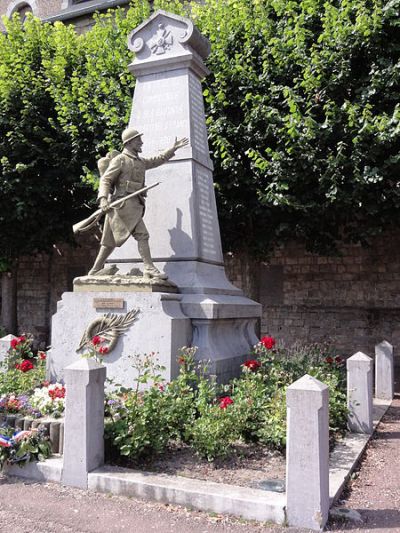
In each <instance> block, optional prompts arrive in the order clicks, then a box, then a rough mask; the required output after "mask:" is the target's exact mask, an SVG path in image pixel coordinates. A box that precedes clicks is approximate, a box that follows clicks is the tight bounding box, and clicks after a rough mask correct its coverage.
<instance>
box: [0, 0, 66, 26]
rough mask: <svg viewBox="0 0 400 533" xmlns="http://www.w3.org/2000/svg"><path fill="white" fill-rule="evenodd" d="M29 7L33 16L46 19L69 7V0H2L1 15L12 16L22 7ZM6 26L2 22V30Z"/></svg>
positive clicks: (0, 4)
mask: <svg viewBox="0 0 400 533" xmlns="http://www.w3.org/2000/svg"><path fill="white" fill-rule="evenodd" d="M26 4H27V5H29V6H30V7H31V9H32V12H33V14H34V15H35V16H36V17H39V18H46V17H50V16H52V15H55V14H57V13H58V12H59V11H60V10H61V9H64V8H65V7H67V5H68V0H0V15H7V16H10V15H11V14H12V13H13V12H14V11H18V8H19V7H21V6H22V5H26ZM3 28H4V26H3V24H2V23H1V20H0V30H1V29H3Z"/></svg>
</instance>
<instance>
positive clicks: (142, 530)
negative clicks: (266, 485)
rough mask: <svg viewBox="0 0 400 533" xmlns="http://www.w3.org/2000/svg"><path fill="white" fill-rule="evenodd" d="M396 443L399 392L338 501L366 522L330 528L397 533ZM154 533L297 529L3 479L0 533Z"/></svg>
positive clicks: (399, 461)
mask: <svg viewBox="0 0 400 533" xmlns="http://www.w3.org/2000/svg"><path fill="white" fill-rule="evenodd" d="M399 438H400V395H399V394H397V395H396V398H395V400H394V402H393V405H392V407H391V408H390V410H389V411H388V413H387V415H386V416H385V417H384V419H383V421H382V422H381V424H380V425H379V428H378V431H377V433H376V435H375V437H374V439H373V440H372V441H371V443H370V445H369V447H368V450H367V452H366V454H365V457H364V460H363V462H362V465H361V468H360V470H359V471H358V472H357V473H356V474H355V476H354V479H353V481H352V482H351V484H350V487H349V490H348V491H347V495H346V497H345V499H344V500H343V501H342V502H341V505H343V506H345V507H346V508H349V509H354V510H357V511H358V512H359V513H360V515H361V518H362V520H363V523H362V524H355V523H352V522H346V523H332V524H329V525H328V530H331V531H336V532H340V531H341V532H344V531H352V532H357V531H360V532H361V531H362V532H371V533H372V532H373V533H380V532H386V533H387V532H389V533H395V532H399V533H400V446H399ZM156 530H161V531H162V532H163V533H169V532H171V533H172V532H174V533H218V532H232V533H239V532H240V533H259V532H271V533H272V532H274V533H283V532H287V533H289V532H290V533H295V532H297V531H299V530H296V529H294V528H281V527H278V526H273V525H268V524H259V523H255V522H247V521H241V520H235V519H231V518H226V517H223V516H219V515H218V516H212V515H209V514H206V513H201V512H196V511H190V510H186V509H182V508H179V507H176V506H168V505H162V504H157V503H151V502H143V501H140V500H136V499H130V498H123V497H118V496H108V495H104V494H95V493H87V492H85V491H82V490H78V489H71V488H65V487H61V486H59V485H55V484H50V483H49V484H38V483H27V482H24V481H22V480H19V479H17V478H0V532H1V533H3V532H4V533H6V532H7V533H9V532H12V533H53V532H54V533H55V532H57V533H67V532H71V533H72V532H73V533H114V532H118V533H120V532H124V531H127V532H134V533H151V532H152V531H156ZM303 531H304V530H303Z"/></svg>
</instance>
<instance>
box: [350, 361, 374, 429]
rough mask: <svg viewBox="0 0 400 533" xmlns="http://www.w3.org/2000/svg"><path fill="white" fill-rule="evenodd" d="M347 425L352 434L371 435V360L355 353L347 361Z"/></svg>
mask: <svg viewBox="0 0 400 533" xmlns="http://www.w3.org/2000/svg"><path fill="white" fill-rule="evenodd" d="M347 407H348V409H349V417H348V424H349V429H350V431H353V432H354V433H372V429H373V428H372V359H371V357H368V355H365V354H364V353H362V352H357V353H356V354H354V355H352V356H351V357H350V358H349V359H347Z"/></svg>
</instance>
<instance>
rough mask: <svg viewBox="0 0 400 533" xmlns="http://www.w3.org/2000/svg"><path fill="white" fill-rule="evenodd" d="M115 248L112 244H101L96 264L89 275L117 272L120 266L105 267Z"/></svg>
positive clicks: (104, 274)
mask: <svg viewBox="0 0 400 533" xmlns="http://www.w3.org/2000/svg"><path fill="white" fill-rule="evenodd" d="M113 250H114V248H112V247H111V246H103V245H102V246H100V250H99V253H98V254H97V257H96V260H95V262H94V265H93V266H92V268H91V269H90V270H89V272H88V276H112V275H113V274H115V273H116V272H117V270H118V268H117V267H116V266H115V265H111V266H110V267H104V263H105V262H106V259H107V258H108V256H109V255H110V254H111V252H112V251H113Z"/></svg>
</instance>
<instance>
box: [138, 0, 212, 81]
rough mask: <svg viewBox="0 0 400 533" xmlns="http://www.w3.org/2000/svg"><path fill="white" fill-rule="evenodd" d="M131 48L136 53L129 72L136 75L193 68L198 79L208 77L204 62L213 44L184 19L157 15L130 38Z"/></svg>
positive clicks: (163, 13) (161, 11) (161, 14)
mask: <svg viewBox="0 0 400 533" xmlns="http://www.w3.org/2000/svg"><path fill="white" fill-rule="evenodd" d="M128 47H129V49H130V50H131V51H132V52H134V53H135V59H134V61H133V62H132V63H131V65H130V66H129V70H130V71H131V72H132V73H134V74H135V75H137V74H145V73H146V74H151V73H157V72H159V71H160V70H162V71H163V72H165V71H166V70H174V69H176V68H181V67H185V66H186V67H190V68H192V70H195V71H196V72H197V74H198V75H199V77H204V76H206V75H207V74H208V70H207V68H206V67H205V65H204V60H205V59H206V58H207V57H208V55H209V53H210V43H209V41H208V39H206V37H204V36H203V35H201V33H200V32H199V30H198V29H197V28H196V26H195V25H194V24H193V22H192V21H191V20H190V19H188V18H185V17H181V16H179V15H174V14H172V13H167V12H166V11H163V10H162V9H159V10H158V11H156V12H155V13H154V14H153V15H151V17H149V18H148V19H146V20H145V21H144V22H143V23H142V24H140V26H138V27H137V28H136V29H134V30H133V31H132V32H131V33H130V34H129V36H128Z"/></svg>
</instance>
